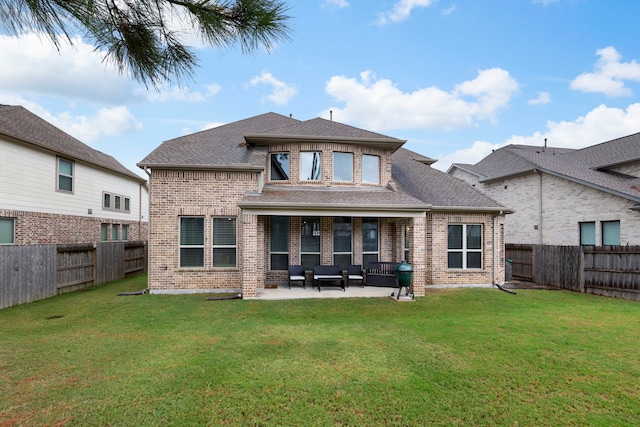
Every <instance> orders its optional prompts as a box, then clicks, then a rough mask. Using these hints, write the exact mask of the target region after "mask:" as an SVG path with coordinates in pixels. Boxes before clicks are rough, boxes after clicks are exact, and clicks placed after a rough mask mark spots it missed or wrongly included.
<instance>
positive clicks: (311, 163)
mask: <svg viewBox="0 0 640 427" xmlns="http://www.w3.org/2000/svg"><path fill="white" fill-rule="evenodd" d="M321 172H322V153H321V152H319V151H303V152H301V153H300V180H301V181H320V177H321Z"/></svg>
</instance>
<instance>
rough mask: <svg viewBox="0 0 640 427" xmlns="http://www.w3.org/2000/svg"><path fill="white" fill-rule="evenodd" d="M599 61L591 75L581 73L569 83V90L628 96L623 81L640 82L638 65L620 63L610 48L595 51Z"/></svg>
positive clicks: (628, 90)
mask: <svg viewBox="0 0 640 427" xmlns="http://www.w3.org/2000/svg"><path fill="white" fill-rule="evenodd" d="M596 53H597V54H598V56H600V59H598V62H596V64H595V66H594V69H595V70H594V72H593V73H583V74H580V75H579V76H578V77H576V78H575V79H574V80H573V81H572V82H571V89H574V90H580V91H582V92H596V93H603V94H605V95H607V96H611V97H616V96H630V95H632V94H633V92H632V91H631V89H629V88H628V87H626V86H625V81H628V80H631V81H636V82H640V64H638V63H637V62H636V61H631V62H620V59H621V58H622V56H621V55H620V53H619V52H618V51H617V50H616V49H615V48H614V47H612V46H609V47H606V48H604V49H600V50H598V51H596Z"/></svg>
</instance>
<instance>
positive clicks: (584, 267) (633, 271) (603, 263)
mask: <svg viewBox="0 0 640 427" xmlns="http://www.w3.org/2000/svg"><path fill="white" fill-rule="evenodd" d="M505 249H506V257H507V259H510V260H511V261H512V263H511V265H512V276H513V278H514V279H521V280H527V281H531V282H536V283H540V284H543V285H550V286H557V287H559V288H562V289H569V290H572V291H578V292H587V293H592V294H598V295H606V296H611V297H617V298H626V299H633V300H640V246H585V247H581V246H549V245H520V244H507V245H506V247H505Z"/></svg>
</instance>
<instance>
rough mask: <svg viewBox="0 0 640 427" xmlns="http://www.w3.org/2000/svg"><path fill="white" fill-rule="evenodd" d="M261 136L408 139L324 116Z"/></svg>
mask: <svg viewBox="0 0 640 427" xmlns="http://www.w3.org/2000/svg"><path fill="white" fill-rule="evenodd" d="M257 134H258V135H261V136H271V135H272V136H277V137H281V136H283V137H291V138H295V137H299V138H304V137H323V138H332V139H338V140H339V139H346V140H356V139H357V140H367V141H372V142H377V141H379V142H380V143H392V144H400V145H401V144H404V143H405V142H406V141H404V140H402V139H397V138H393V137H390V136H386V135H382V134H379V133H375V132H370V131H368V130H364V129H359V128H356V127H353V126H349V125H345V124H343V123H338V122H334V121H331V120H326V119H322V118H319V117H318V118H315V119H311V120H307V121H304V122H299V123H295V124H292V125H290V126H286V127H283V128H277V129H269V130H266V131H263V132H258V133H257Z"/></svg>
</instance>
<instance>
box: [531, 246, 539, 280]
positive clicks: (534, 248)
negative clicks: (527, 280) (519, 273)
mask: <svg viewBox="0 0 640 427" xmlns="http://www.w3.org/2000/svg"><path fill="white" fill-rule="evenodd" d="M537 253H538V245H531V280H532V281H533V283H538V272H537V268H536V265H537V263H536V260H537V257H536V254H537Z"/></svg>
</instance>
